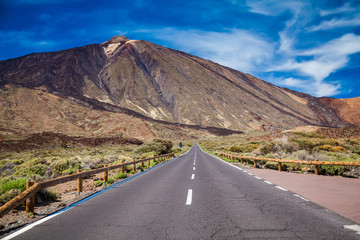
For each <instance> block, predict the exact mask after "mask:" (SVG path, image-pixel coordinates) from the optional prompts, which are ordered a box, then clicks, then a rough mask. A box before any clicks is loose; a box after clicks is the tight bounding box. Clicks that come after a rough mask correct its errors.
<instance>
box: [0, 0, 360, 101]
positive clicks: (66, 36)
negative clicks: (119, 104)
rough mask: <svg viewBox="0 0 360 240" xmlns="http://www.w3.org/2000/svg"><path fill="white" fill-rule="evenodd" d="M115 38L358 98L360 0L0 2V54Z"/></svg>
mask: <svg viewBox="0 0 360 240" xmlns="http://www.w3.org/2000/svg"><path fill="white" fill-rule="evenodd" d="M114 35H125V36H126V37H128V38H129V39H143V40H147V41H151V42H154V43H157V44H160V45H163V46H166V47H170V48H174V49H178V50H182V51H185V52H188V53H191V54H194V55H197V56H200V57H203V58H206V59H210V60H212V61H215V62H218V63H220V64H223V65H226V66H229V67H232V68H235V69H238V70H240V71H243V72H246V73H250V74H252V75H254V76H256V77H259V78H261V79H263V80H265V81H268V82H271V83H273V84H276V85H278V86H283V87H287V88H290V89H293V90H297V91H301V92H306V93H309V94H311V95H313V96H332V97H336V98H348V97H358V96H360V79H359V77H360V0H355V1H336V0H326V1H325V0H316V1H315V0H314V1H305V0H301V1H300V0H287V1H282V0H249V1H245V0H244V1H241V0H191V1H190V0H189V1H184V0H181V1H178V0H174V1H171V0H131V1H130V0H128V1H113V0H105V1H88V0H68V1H66V0H0V60H5V59H9V58H15V57H19V56H23V55H26V54H29V53H32V52H46V51H56V50H62V49H66V48H71V47H77V46H83V45H86V44H91V43H102V42H104V41H106V40H108V39H110V38H111V37H113V36H114Z"/></svg>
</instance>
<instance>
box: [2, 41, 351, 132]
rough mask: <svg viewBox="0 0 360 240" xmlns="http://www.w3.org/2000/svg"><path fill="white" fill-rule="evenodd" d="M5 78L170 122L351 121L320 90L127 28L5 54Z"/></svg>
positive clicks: (248, 125)
mask: <svg viewBox="0 0 360 240" xmlns="http://www.w3.org/2000/svg"><path fill="white" fill-rule="evenodd" d="M5 84H14V85H17V86H22V87H28V88H34V89H42V90H44V91H47V92H49V93H53V94H56V95H58V96H61V97H66V98H68V99H71V100H72V101H75V102H77V103H80V104H82V105H84V106H86V107H88V108H94V109H98V110H106V111H111V112H121V113H126V114H129V115H131V116H134V117H137V118H143V119H147V120H151V119H155V120H160V121H163V123H165V122H168V123H181V124H188V125H198V126H214V127H218V128H227V129H233V130H247V129H262V128H263V125H268V126H270V125H271V126H274V127H277V128H281V129H289V128H293V127H297V126H301V125H318V126H332V127H339V126H344V125H345V121H344V120H342V119H341V118H340V117H339V115H338V114H337V113H336V111H335V110H334V109H333V108H331V107H330V106H328V105H327V104H324V103H323V102H321V101H320V99H319V98H315V97H312V96H310V95H308V94H303V93H299V92H295V91H291V90H288V89H284V88H280V87H277V86H274V85H272V84H270V83H267V82H265V81H262V80H260V79H258V78H255V77H253V76H251V75H249V74H245V73H242V72H239V71H236V70H233V69H230V68H227V67H224V66H221V65H219V64H216V63H214V62H211V61H209V60H205V59H201V58H199V57H196V56H193V55H190V54H187V53H184V52H180V51H176V50H172V49H168V48H165V47H162V46H159V45H156V44H153V43H150V42H146V41H137V40H128V39H127V38H125V37H123V36H120V37H118V36H116V37H114V38H112V39H110V40H109V41H107V42H105V43H103V44H101V45H99V44H92V45H88V46H85V47H79V48H74V49H68V50H63V51H58V52H52V53H38V54H31V55H27V56H24V57H21V58H17V59H10V60H6V61H1V62H0V87H1V86H5Z"/></svg>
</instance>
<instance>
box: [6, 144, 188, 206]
mask: <svg viewBox="0 0 360 240" xmlns="http://www.w3.org/2000/svg"><path fill="white" fill-rule="evenodd" d="M190 146H191V142H189V143H187V144H185V146H184V147H183V149H184V150H185V151H186V150H187V149H189V148H190ZM171 152H173V153H175V154H180V153H181V150H180V149H179V148H178V147H177V146H174V144H173V143H172V142H171V141H169V140H162V139H154V140H152V141H150V142H147V143H144V144H142V145H137V144H122V145H113V144H107V145H100V146H95V147H91V146H79V144H77V145H71V144H68V143H67V144H64V143H63V142H60V143H59V146H58V147H53V146H51V147H48V148H40V149H32V150H24V151H9V150H0V174H1V175H0V205H3V204H4V203H6V202H8V201H9V200H11V199H12V198H14V197H15V196H17V195H19V194H20V193H21V192H22V191H24V190H25V184H26V181H27V180H34V181H35V182H39V181H43V180H47V179H51V178H56V177H60V176H65V175H69V174H73V173H76V172H77V170H78V169H82V170H83V171H86V170H90V169H96V168H101V167H103V166H104V164H108V165H115V164H121V163H124V162H130V161H133V160H135V159H141V158H147V157H153V156H156V155H161V154H167V153H171ZM156 164H157V162H153V161H152V162H151V164H150V166H147V165H145V166H144V167H143V166H141V164H137V165H136V169H135V170H136V171H144V169H146V168H148V167H151V166H154V165H156ZM119 171H120V170H113V171H112V172H111V174H112V176H113V177H112V178H109V179H108V182H107V184H112V183H114V182H115V181H116V180H120V179H124V178H126V177H128V175H129V174H134V173H136V171H134V170H133V167H132V165H131V166H130V165H128V166H127V167H126V168H125V171H126V172H125V173H120V172H119ZM93 182H94V183H93V184H94V186H95V187H99V186H103V184H104V182H103V179H98V178H94V181H93ZM37 198H40V199H42V200H43V201H46V200H55V199H56V198H57V195H56V192H54V191H50V190H44V191H42V192H40V193H39V194H38V196H37Z"/></svg>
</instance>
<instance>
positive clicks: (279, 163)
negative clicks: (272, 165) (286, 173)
mask: <svg viewBox="0 0 360 240" xmlns="http://www.w3.org/2000/svg"><path fill="white" fill-rule="evenodd" d="M278 170H279V172H281V162H278Z"/></svg>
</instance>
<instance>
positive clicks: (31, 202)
mask: <svg viewBox="0 0 360 240" xmlns="http://www.w3.org/2000/svg"><path fill="white" fill-rule="evenodd" d="M32 185H34V181H30V180H28V181H26V189H29V188H30V187H31V186H32ZM34 209H35V196H34V195H32V196H31V197H29V198H28V199H26V213H30V212H32V213H33V212H34Z"/></svg>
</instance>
